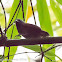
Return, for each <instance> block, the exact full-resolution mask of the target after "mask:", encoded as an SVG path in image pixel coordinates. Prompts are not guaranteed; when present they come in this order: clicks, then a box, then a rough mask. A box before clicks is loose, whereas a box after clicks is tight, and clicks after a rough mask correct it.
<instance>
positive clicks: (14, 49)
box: [4, 0, 28, 62]
mask: <svg viewBox="0 0 62 62" xmlns="http://www.w3.org/2000/svg"><path fill="white" fill-rule="evenodd" d="M19 1H20V0H14V2H13V5H12V8H11V12H10V18H9V22H10V21H11V19H12V17H13V14H14V13H15V10H16V8H17V6H18V4H19ZM27 1H28V0H23V4H24V5H23V7H24V15H25V16H26V10H27ZM22 14H23V13H22V9H20V11H19V13H18V17H17V18H19V19H23V17H22ZM16 16H17V13H16V14H15V17H14V18H13V20H12V22H14V21H15V19H16ZM9 22H8V24H9ZM12 22H11V23H12ZM13 26H14V28H13ZM12 30H13V34H12V39H15V36H16V35H18V31H17V29H16V25H15V24H13V25H12V26H11V27H10V28H9V29H8V30H7V37H8V39H10V38H11V33H12ZM16 51H17V47H16V46H14V47H11V48H10V55H12V54H15V53H16ZM7 55H8V48H7V47H6V49H5V56H7ZM13 57H14V56H10V57H9V59H13ZM4 62H7V61H4Z"/></svg>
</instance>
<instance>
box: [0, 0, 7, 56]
mask: <svg viewBox="0 0 62 62" xmlns="http://www.w3.org/2000/svg"><path fill="white" fill-rule="evenodd" d="M1 5H2V9H3V12H4V15H5V35H6V28H7V22H6V13H5V9H4V6H3V4H2V1H1ZM4 44H5V41H4ZM4 53H5V46H4ZM4 53H3V56H4Z"/></svg>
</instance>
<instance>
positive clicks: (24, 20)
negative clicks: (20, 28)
mask: <svg viewBox="0 0 62 62" xmlns="http://www.w3.org/2000/svg"><path fill="white" fill-rule="evenodd" d="M22 12H23V21H25V17H24V8H23V0H22Z"/></svg>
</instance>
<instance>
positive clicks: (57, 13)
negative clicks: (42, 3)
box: [50, 0, 62, 26]
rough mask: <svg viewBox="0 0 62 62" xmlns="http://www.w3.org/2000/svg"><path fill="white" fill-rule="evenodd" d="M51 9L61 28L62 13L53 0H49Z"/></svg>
mask: <svg viewBox="0 0 62 62" xmlns="http://www.w3.org/2000/svg"><path fill="white" fill-rule="evenodd" d="M50 4H51V8H52V10H53V12H54V14H55V16H56V18H57V21H58V22H59V24H60V26H62V11H61V9H60V7H59V5H58V4H56V3H55V2H54V0H50Z"/></svg>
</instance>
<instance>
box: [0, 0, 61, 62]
mask: <svg viewBox="0 0 62 62" xmlns="http://www.w3.org/2000/svg"><path fill="white" fill-rule="evenodd" d="M0 1H1V0H0ZM19 1H20V0H14V2H13V5H12V8H11V9H10V11H8V10H7V13H9V12H10V18H9V21H8V25H9V23H10V21H11V19H12V17H13V14H14V13H15V10H16V8H17V6H18V3H19ZM36 1H37V8H36V10H37V11H38V17H39V22H40V27H41V29H42V30H45V31H47V32H48V33H49V34H50V36H53V30H52V25H53V24H52V23H51V19H50V17H52V15H50V13H49V9H48V6H47V2H46V0H36ZM56 1H57V3H56V2H55V1H54V0H50V7H51V8H52V9H51V10H53V13H54V17H56V19H57V20H55V23H56V22H57V21H58V22H59V24H60V26H61V27H62V10H61V9H60V6H59V4H58V3H60V4H61V5H62V0H56ZM23 2H24V5H23V6H24V16H25V18H26V12H27V2H28V0H23ZM34 10H35V9H34ZM17 12H18V11H17ZM16 15H17V13H16V14H15V17H14V18H13V20H12V22H11V23H13V22H14V21H15V19H16ZM17 18H19V19H22V20H23V13H22V8H20V11H19V14H18V16H17ZM3 21H4V15H3V14H2V13H0V24H1V25H2V26H3ZM55 23H54V24H55ZM13 27H14V28H13ZM55 27H56V26H55ZM12 30H13V35H12V39H15V36H16V35H18V31H17V29H16V25H15V24H13V25H12V26H11V27H10V28H9V29H8V31H7V37H8V39H11V34H12ZM17 39H20V38H19V37H18V38H17ZM50 46H52V45H51V44H49V45H43V47H42V49H43V51H45V50H47V49H48V48H49V47H50ZM23 47H25V48H28V49H30V50H33V51H35V52H41V49H40V46H38V45H32V46H31V45H29V46H23ZM16 51H17V47H16V46H14V47H11V49H10V55H12V54H15V53H16ZM7 55H8V47H6V49H5V56H7ZM45 55H46V56H47V57H49V58H50V59H52V60H55V57H58V56H57V55H55V49H52V50H50V51H48V52H46V53H45ZM52 56H53V57H52ZM13 57H14V56H10V59H13ZM58 58H59V57H58ZM5 59H7V58H5ZM59 59H60V58H59ZM4 62H7V61H4ZM9 62H12V61H9ZM45 62H51V61H50V60H49V59H47V58H45Z"/></svg>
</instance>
